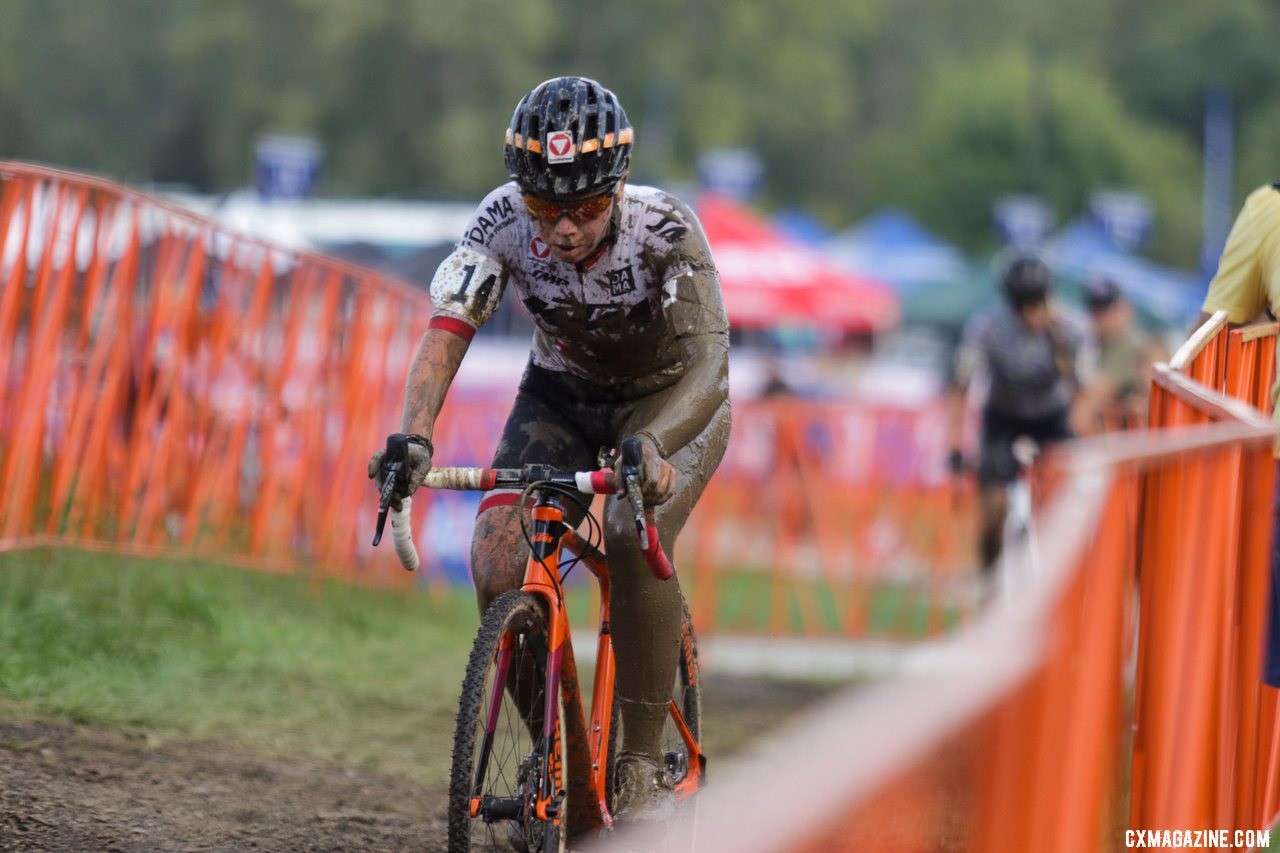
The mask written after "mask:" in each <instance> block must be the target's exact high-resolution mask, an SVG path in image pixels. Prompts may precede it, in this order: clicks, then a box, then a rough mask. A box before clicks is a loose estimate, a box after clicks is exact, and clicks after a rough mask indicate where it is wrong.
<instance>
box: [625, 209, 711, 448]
mask: <svg viewBox="0 0 1280 853" xmlns="http://www.w3.org/2000/svg"><path fill="white" fill-rule="evenodd" d="M648 231H649V232H650V233H651V234H653V235H654V236H655V238H656V239H659V240H661V241H663V242H665V243H667V244H668V246H669V252H668V253H667V255H666V256H667V258H668V263H666V264H665V265H664V268H663V269H662V270H661V282H662V297H661V298H662V312H663V314H664V315H665V316H666V319H667V325H668V327H669V329H670V330H671V334H672V336H673V338H674V339H675V341H676V343H677V345H678V346H679V347H680V354H681V360H682V361H683V362H684V366H685V371H684V375H683V376H681V377H680V381H679V382H678V383H677V384H676V386H675V390H674V392H673V393H672V394H670V395H669V396H668V397H667V398H666V399H667V403H666V405H665V406H663V407H662V409H661V411H657V412H653V413H651V416H650V417H649V418H648V419H647V422H645V423H643V424H642V425H641V428H640V429H639V430H638V432H639V433H641V434H644V435H647V436H648V437H649V438H650V439H652V441H653V443H654V445H655V446H656V447H657V450H658V453H659V454H660V455H662V456H663V457H667V458H669V457H670V456H671V454H673V453H674V452H675V451H676V450H678V449H679V448H681V447H683V446H685V445H686V444H688V443H689V442H690V441H692V440H693V439H694V438H695V437H696V436H697V435H698V434H699V433H700V432H701V431H702V430H703V429H704V428H705V427H706V426H707V425H708V424H709V423H711V421H712V419H713V418H714V417H715V416H716V413H717V412H718V411H719V410H720V408H721V406H723V405H725V404H726V401H727V400H728V398H729V321H728V319H727V317H726V314H725V310H724V299H723V298H722V297H721V295H720V276H719V274H718V273H717V272H716V267H715V263H714V262H713V261H712V258H711V249H710V247H709V246H708V245H707V239H706V236H705V235H704V234H703V231H702V225H701V223H699V222H698V220H697V217H695V216H694V214H693V211H691V210H689V208H688V207H687V206H685V205H684V204H683V203H682V202H680V201H678V200H677V199H675V198H672V197H670V196H668V197H667V199H666V203H665V204H664V205H663V207H662V209H660V210H658V211H656V216H655V221H653V222H650V223H649V226H648Z"/></svg>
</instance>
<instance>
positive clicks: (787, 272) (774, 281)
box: [695, 195, 899, 332]
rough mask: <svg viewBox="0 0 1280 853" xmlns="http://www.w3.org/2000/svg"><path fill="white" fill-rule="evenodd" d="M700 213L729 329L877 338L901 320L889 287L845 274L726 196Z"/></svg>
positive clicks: (704, 203) (706, 203) (707, 200)
mask: <svg viewBox="0 0 1280 853" xmlns="http://www.w3.org/2000/svg"><path fill="white" fill-rule="evenodd" d="M695 209H696V211H697V214H698V219H700V220H701V221H702V227H703V229H704V230H705V231H706V234H707V241H708V242H709V243H710V244H711V254H712V255H713V256H714V257H715V261H716V267H717V268H718V269H719V271H720V288H721V290H722V292H723V293H724V303H725V308H726V309H727V310H728V312H729V323H730V324H731V325H733V326H735V327H742V326H745V327H755V328H759V327H765V326H782V325H808V326H822V327H825V328H835V329H842V330H859V331H872V332H874V331H880V330H883V329H888V328H892V327H893V326H894V325H895V324H896V323H897V322H898V316H899V305H898V296H897V294H896V293H895V292H894V291H893V289H892V288H890V287H889V286H888V285H887V284H882V283H881V282H878V281H872V280H871V279H866V278H862V277H860V276H857V275H853V274H851V273H848V272H845V271H844V270H842V269H840V268H839V267H837V266H836V265H835V264H834V263H832V262H830V261H828V260H827V259H826V258H824V257H823V256H822V255H821V254H819V253H818V252H815V251H813V250H812V249H809V248H807V247H805V246H803V245H801V244H800V243H797V242H795V241H793V240H791V239H790V238H788V237H787V236H786V235H785V234H783V233H782V232H781V231H780V230H778V229H777V228H774V227H773V226H772V225H770V224H769V223H768V222H766V221H765V220H763V219H761V218H760V217H758V216H756V215H755V214H753V213H752V212H750V211H749V210H747V209H746V208H744V207H742V206H740V205H738V204H737V203H735V202H733V201H730V200H728V199H726V198H723V197H720V196H714V195H703V196H702V197H700V198H699V199H698V201H697V204H696V205H695Z"/></svg>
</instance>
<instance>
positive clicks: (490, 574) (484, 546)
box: [471, 506, 528, 612]
mask: <svg viewBox="0 0 1280 853" xmlns="http://www.w3.org/2000/svg"><path fill="white" fill-rule="evenodd" d="M527 553H528V549H527V548H526V547H524V535H523V534H522V533H521V531H520V509H519V507H516V506H494V507H489V508H485V509H483V510H482V511H481V512H480V514H479V515H477V516H476V525H475V532H474V534H473V535H472V537H471V577H472V580H473V581H474V582H475V587H476V600H477V602H478V603H479V605H480V610H481V611H482V612H483V611H484V609H485V608H487V607H488V606H489V603H490V602H492V601H493V600H494V599H495V598H497V597H498V596H499V595H502V593H504V592H506V591H507V590H511V589H517V588H519V586H520V583H521V581H522V580H523V579H524V566H525V558H526V555H527Z"/></svg>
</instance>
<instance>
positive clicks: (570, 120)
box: [504, 77, 633, 201]
mask: <svg viewBox="0 0 1280 853" xmlns="http://www.w3.org/2000/svg"><path fill="white" fill-rule="evenodd" d="M632 133H633V131H632V129H631V122H629V121H627V114H626V113H625V112H623V111H622V105H621V104H619V103H618V99H617V98H616V97H614V94H613V92H610V91H609V90H608V89H606V88H605V87H604V86H601V85H600V84H599V83H597V82H596V81H594V80H590V79H588V78H586V77H556V78H554V79H552V80H547V81H546V82H545V83H541V84H539V85H538V87H537V88H535V89H534V90H533V91H532V92H530V93H529V94H527V95H525V96H524V97H523V98H521V99H520V103H518V104H516V111H515V114H514V115H513V116H511V126H510V127H509V128H507V141H506V146H505V148H504V153H505V158H506V163H507V174H508V175H510V176H511V177H512V178H513V179H514V180H515V182H516V183H517V184H519V185H520V189H521V190H522V191H524V192H527V193H531V194H533V195H536V196H538V197H539V198H546V199H550V200H552V201H577V200H579V199H583V198H588V197H590V196H593V195H599V194H600V193H602V192H607V191H608V190H610V189H611V188H613V187H614V186H616V185H617V183H618V181H619V180H621V179H622V178H623V177H624V176H625V175H626V174H627V166H628V165H629V164H630V162H631V138H632Z"/></svg>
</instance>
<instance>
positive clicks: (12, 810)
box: [0, 678, 825, 851]
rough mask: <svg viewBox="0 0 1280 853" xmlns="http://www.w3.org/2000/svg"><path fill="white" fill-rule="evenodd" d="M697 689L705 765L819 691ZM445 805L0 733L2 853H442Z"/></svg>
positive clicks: (237, 764) (234, 754)
mask: <svg viewBox="0 0 1280 853" xmlns="http://www.w3.org/2000/svg"><path fill="white" fill-rule="evenodd" d="M704 683H705V690H704V700H703V701H704V717H705V719H706V723H705V725H706V727H707V728H706V737H707V746H708V750H709V753H710V755H711V756H712V761H713V762H714V761H715V760H716V759H721V760H722V759H723V758H725V757H726V756H728V755H730V754H732V753H733V752H735V751H738V750H740V749H741V748H743V747H744V746H745V745H746V744H747V743H749V742H750V741H751V740H752V739H754V738H756V737H758V736H759V735H760V733H762V732H763V731H766V730H767V729H768V728H769V727H771V726H773V725H776V724H777V723H778V722H779V721H781V720H782V719H783V718H784V717H786V716H787V715H789V714H790V713H792V712H794V711H795V710H797V709H799V708H801V707H803V706H804V705H806V704H808V703H809V702H812V701H813V700H815V699H817V698H819V697H820V696H822V695H823V694H824V692H825V690H824V689H823V688H821V687H815V686H808V685H799V684H778V683H771V682H758V681H741V680H727V679H716V678H706V679H705V680H704ZM439 736H441V737H445V736H448V735H446V734H445V733H440V735H439ZM713 772H714V770H713ZM445 803H446V792H445V785H444V780H442V783H441V785H440V786H439V787H436V788H427V787H422V786H419V785H414V784H412V783H410V782H406V781H404V780H402V779H397V778H392V777H388V776H379V775H375V774H370V773H362V772H357V771H355V770H352V769H349V768H343V767H338V766H334V765H327V764H320V763H317V762H314V761H310V760H307V759H304V758H297V757H290V756H271V755H263V754H260V753H254V752H251V751H248V750H245V749H242V748H238V747H227V746H221V745H216V744H205V743H188V742H161V741H157V740H156V739H155V738H153V737H150V736H149V735H147V734H146V733H140V732H128V733H126V732H118V731H106V730H97V729H87V728H77V727H71V726H62V725H52V724H48V723H36V722H3V723H0V850H104V851H152V850H166V851H177V850H214V849H217V850H228V849H258V850H282V851H283V850H289V851H292V850H311V851H314V850H406V849H416V850H443V849H444V837H443V836H444V825H445V824H444V813H445Z"/></svg>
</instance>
